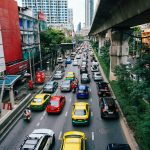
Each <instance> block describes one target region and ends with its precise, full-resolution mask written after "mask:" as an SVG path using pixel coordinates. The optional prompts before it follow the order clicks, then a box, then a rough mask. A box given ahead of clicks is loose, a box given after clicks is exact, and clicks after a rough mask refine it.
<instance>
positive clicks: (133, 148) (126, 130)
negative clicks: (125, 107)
mask: <svg viewBox="0 0 150 150" xmlns="http://www.w3.org/2000/svg"><path fill="white" fill-rule="evenodd" d="M92 49H93V48H92ZM93 53H94V57H95V58H96V60H97V62H99V60H98V58H97V56H96V54H95V51H94V50H93ZM99 69H100V72H101V74H102V76H103V77H104V80H105V81H106V82H107V83H109V82H108V80H107V78H106V76H105V73H104V71H103V68H102V67H101V65H100V63H99ZM108 86H109V88H110V90H111V93H112V95H113V98H114V99H116V96H115V94H114V92H113V89H112V88H111V85H110V83H109V84H108ZM115 102H116V104H117V106H118V108H119V111H120V119H119V121H120V124H121V127H122V129H123V133H124V135H125V137H126V140H127V142H128V144H129V145H130V147H131V150H140V149H139V146H138V144H137V142H136V140H135V138H134V134H133V132H132V130H131V129H130V127H129V126H128V123H127V120H126V118H125V117H124V114H123V112H122V110H121V107H120V105H119V103H118V101H117V100H115Z"/></svg>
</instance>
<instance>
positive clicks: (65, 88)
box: [60, 80, 72, 92]
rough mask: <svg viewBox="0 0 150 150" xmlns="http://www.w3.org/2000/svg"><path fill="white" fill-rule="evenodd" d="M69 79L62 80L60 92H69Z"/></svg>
mask: <svg viewBox="0 0 150 150" xmlns="http://www.w3.org/2000/svg"><path fill="white" fill-rule="evenodd" d="M71 83H72V82H71V80H66V81H63V82H62V85H61V88H60V90H61V92H70V91H71Z"/></svg>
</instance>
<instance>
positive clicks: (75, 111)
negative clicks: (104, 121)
mask: <svg viewBox="0 0 150 150" xmlns="http://www.w3.org/2000/svg"><path fill="white" fill-rule="evenodd" d="M89 122H90V107H89V104H88V103H86V102H76V103H74V105H73V108H72V125H88V124H89Z"/></svg>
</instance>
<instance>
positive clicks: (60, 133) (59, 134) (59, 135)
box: [58, 131, 62, 140]
mask: <svg viewBox="0 0 150 150" xmlns="http://www.w3.org/2000/svg"><path fill="white" fill-rule="evenodd" d="M61 135H62V131H60V133H59V137H58V140H60V139H61Z"/></svg>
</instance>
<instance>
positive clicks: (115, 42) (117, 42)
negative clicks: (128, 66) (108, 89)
mask: <svg viewBox="0 0 150 150" xmlns="http://www.w3.org/2000/svg"><path fill="white" fill-rule="evenodd" d="M110 40H111V46H110V76H109V78H110V80H116V77H115V76H114V72H113V70H114V68H115V66H116V65H120V64H125V63H126V62H127V58H128V54H129V46H128V37H127V36H125V35H124V34H123V32H121V31H114V32H112V33H111V38H110Z"/></svg>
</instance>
